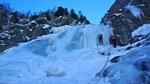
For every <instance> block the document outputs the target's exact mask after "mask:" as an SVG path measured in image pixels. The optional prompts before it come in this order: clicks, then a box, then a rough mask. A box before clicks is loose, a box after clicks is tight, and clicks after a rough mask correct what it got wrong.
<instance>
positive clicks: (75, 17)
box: [70, 9, 78, 19]
mask: <svg viewBox="0 0 150 84" xmlns="http://www.w3.org/2000/svg"><path fill="white" fill-rule="evenodd" d="M70 16H71V17H72V18H73V19H78V15H77V14H76V13H75V11H74V10H73V9H71V11H70Z"/></svg>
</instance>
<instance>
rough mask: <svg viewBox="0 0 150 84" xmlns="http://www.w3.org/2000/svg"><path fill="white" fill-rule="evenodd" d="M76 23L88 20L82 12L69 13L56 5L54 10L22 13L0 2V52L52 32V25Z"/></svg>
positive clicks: (86, 22)
mask: <svg viewBox="0 0 150 84" xmlns="http://www.w3.org/2000/svg"><path fill="white" fill-rule="evenodd" d="M72 11H73V9H72ZM78 24H90V22H89V21H88V20H87V19H86V17H85V16H83V15H82V14H81V15H79V16H78V15H77V14H76V13H75V12H74V11H73V12H72V13H69V11H68V10H67V8H63V7H58V8H57V10H56V11H50V10H47V11H43V12H41V13H39V14H36V13H35V14H31V12H29V13H27V14H23V13H21V12H19V11H15V10H13V9H11V8H10V7H9V6H8V5H7V4H0V52H3V51H4V50H6V49H8V48H11V47H13V46H16V45H18V43H21V42H27V41H30V40H33V39H35V38H37V37H39V36H42V35H47V34H50V33H53V32H51V28H52V27H58V26H63V25H78Z"/></svg>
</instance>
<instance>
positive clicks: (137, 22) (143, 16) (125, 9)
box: [101, 0, 150, 45]
mask: <svg viewBox="0 0 150 84" xmlns="http://www.w3.org/2000/svg"><path fill="white" fill-rule="evenodd" d="M149 11H150V0H116V1H115V3H114V4H113V5H112V7H111V8H110V9H109V10H108V12H107V13H106V14H105V16H104V17H103V18H102V20H101V23H104V24H105V25H110V26H111V27H113V28H114V29H113V32H114V35H117V36H120V41H121V43H122V45H126V44H128V43H130V38H131V32H133V31H134V30H135V29H137V28H138V27H139V26H142V25H143V24H146V23H150V12H149Z"/></svg>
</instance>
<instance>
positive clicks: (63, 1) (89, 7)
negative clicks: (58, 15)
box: [0, 0, 115, 24]
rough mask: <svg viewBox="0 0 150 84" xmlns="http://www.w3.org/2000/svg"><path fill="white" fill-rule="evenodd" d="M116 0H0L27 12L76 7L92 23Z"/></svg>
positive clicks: (96, 22) (96, 21)
mask: <svg viewBox="0 0 150 84" xmlns="http://www.w3.org/2000/svg"><path fill="white" fill-rule="evenodd" d="M114 1H115V0H0V3H4V2H5V3H9V5H10V6H11V7H12V8H14V9H16V10H18V11H23V12H27V11H29V10H31V11H37V12H38V11H41V10H42V11H44V10H46V9H53V8H55V7H57V6H63V7H66V8H68V9H71V8H73V9H75V11H76V12H78V11H79V10H81V11H82V13H83V15H85V16H86V17H87V19H88V20H90V22H91V23H94V24H99V22H100V19H101V17H103V16H104V14H105V13H106V12H107V10H108V9H109V8H110V7H111V5H112V4H113V3H114Z"/></svg>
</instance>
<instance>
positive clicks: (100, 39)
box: [98, 34, 103, 45]
mask: <svg viewBox="0 0 150 84" xmlns="http://www.w3.org/2000/svg"><path fill="white" fill-rule="evenodd" d="M98 40H99V44H100V45H102V44H103V34H100V35H99V37H98Z"/></svg>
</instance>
